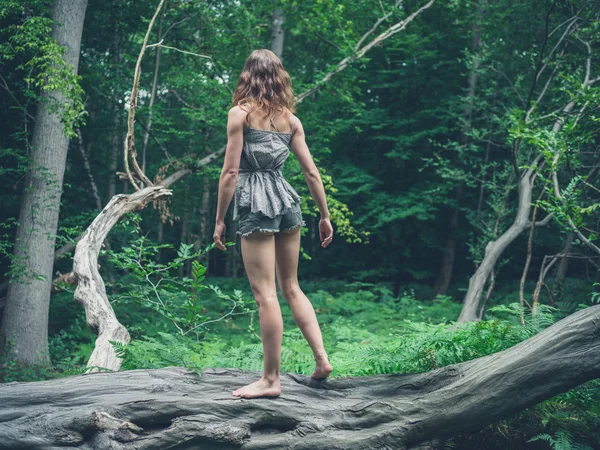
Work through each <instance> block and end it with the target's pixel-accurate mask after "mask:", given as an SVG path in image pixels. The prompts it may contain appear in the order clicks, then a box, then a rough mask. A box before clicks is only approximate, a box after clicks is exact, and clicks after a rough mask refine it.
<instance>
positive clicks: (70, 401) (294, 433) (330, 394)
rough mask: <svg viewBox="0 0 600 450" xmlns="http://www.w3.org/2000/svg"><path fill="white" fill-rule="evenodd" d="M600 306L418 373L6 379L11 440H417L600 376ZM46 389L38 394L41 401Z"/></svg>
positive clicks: (65, 443) (99, 444) (182, 372)
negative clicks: (262, 383) (262, 381)
mask: <svg viewBox="0 0 600 450" xmlns="http://www.w3.org/2000/svg"><path fill="white" fill-rule="evenodd" d="M598 336H600V305H598V306H593V307H590V308H587V309H584V310H581V311H578V312H576V313H574V314H572V315H570V316H569V317H566V318H565V319H563V320H561V321H559V322H557V323H555V324H554V325H552V326H550V327H548V328H547V329H545V330H543V331H542V332H540V333H538V334H537V335H535V336H533V337H531V338H529V339H527V340H526V341H524V342H521V343H520V344H517V345H515V346H514V347H512V348H510V349H507V350H504V351H502V352H499V353H495V354H492V355H488V356H484V357H481V358H477V359H474V360H470V361H466V362H463V363H460V364H452V365H449V366H446V367H442V368H440V369H436V370H433V371H431V372H425V373H415V374H388V375H376V376H369V377H347V378H338V379H329V380H326V381H322V382H319V381H315V380H313V379H312V378H310V377H308V376H305V375H297V374H293V373H283V374H282V377H281V387H282V392H281V396H280V397H279V398H273V399H267V398H258V399H240V398H236V397H233V396H232V395H231V391H233V390H234V389H236V388H238V387H240V386H242V385H244V384H247V383H250V382H252V381H255V380H256V379H258V377H259V376H260V373H259V372H246V371H241V370H238V369H208V370H205V371H204V372H203V373H202V375H198V374H197V373H195V372H193V371H191V370H187V369H184V368H178V367H168V368H164V369H158V370H142V369H139V370H131V371H124V372H118V373H93V374H85V375H80V376H72V377H68V378H62V379H57V380H50V381H42V382H36V383H7V384H3V385H0V397H1V398H2V400H3V405H2V406H3V408H2V410H1V411H0V438H1V439H0V449H11V450H17V449H31V448H39V449H42V448H43V449H53V450H58V449H61V448H65V449H66V448H69V449H73V448H79V449H84V448H85V449H108V448H110V449H113V450H118V449H127V450H135V449H165V448H173V449H175V448H177V449H179V450H184V449H220V450H225V449H244V450H250V449H252V450H263V449H269V450H275V449H294V450H309V449H310V450H325V449H326V450H333V449H338V450H341V449H347V450H356V449H380V450H381V449H386V450H392V449H394V450H400V449H411V450H412V449H416V448H424V447H426V446H427V445H428V443H430V442H431V441H435V440H439V439H447V438H450V437H452V436H456V435H460V434H463V433H469V432H475V431H478V430H480V429H482V428H483V427H485V426H487V425H489V424H491V423H494V422H496V421H498V420H500V419H503V418H505V417H509V416H511V415H513V414H516V413H518V412H519V411H522V410H524V409H526V408H528V407H531V406H533V405H535V404H537V403H540V402H542V401H544V400H547V399H549V398H552V397H554V396H555V395H557V394H560V393H563V392H566V391H568V390H569V389H572V388H573V387H575V386H578V385H580V384H582V383H584V382H587V381H589V380H593V379H595V378H598V377H600V339H598ZM32 398H35V399H37V401H35V402H32V401H31V399H32Z"/></svg>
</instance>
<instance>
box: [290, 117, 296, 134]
mask: <svg viewBox="0 0 600 450" xmlns="http://www.w3.org/2000/svg"><path fill="white" fill-rule="evenodd" d="M294 125H296V117H295V116H292V129H291V133H292V136H293V135H294V133H295V132H296V127H295V126H294Z"/></svg>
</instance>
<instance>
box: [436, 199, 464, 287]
mask: <svg viewBox="0 0 600 450" xmlns="http://www.w3.org/2000/svg"><path fill="white" fill-rule="evenodd" d="M457 197H460V196H457ZM459 212H460V209H459V208H458V206H457V207H456V208H454V209H453V210H452V216H451V217H450V223H449V227H448V236H447V238H446V245H445V246H444V254H443V255H442V264H441V267H440V273H439V276H438V278H437V280H435V284H434V285H433V289H432V293H431V297H432V298H435V297H436V296H438V295H445V294H446V292H448V287H449V286H450V281H452V272H453V268H454V259H455V256H456V230H457V229H458V214H459Z"/></svg>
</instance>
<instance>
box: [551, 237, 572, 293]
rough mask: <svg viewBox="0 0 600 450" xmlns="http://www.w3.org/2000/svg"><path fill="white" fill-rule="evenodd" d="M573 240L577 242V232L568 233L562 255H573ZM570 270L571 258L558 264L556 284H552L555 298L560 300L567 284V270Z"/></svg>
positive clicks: (563, 259) (561, 260) (564, 259)
mask: <svg viewBox="0 0 600 450" xmlns="http://www.w3.org/2000/svg"><path fill="white" fill-rule="evenodd" d="M573 240H575V232H573V231H569V232H568V233H567V238H566V240H565V246H564V248H563V251H562V253H563V254H564V255H568V254H569V253H571V249H572V248H573ZM568 269H569V258H561V259H560V261H559V262H558V267H557V269H556V275H555V276H554V283H553V284H552V293H553V294H554V297H556V298H560V296H561V295H562V292H563V287H564V284H565V277H566V276H567V270H568Z"/></svg>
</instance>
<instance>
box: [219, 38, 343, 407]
mask: <svg viewBox="0 0 600 450" xmlns="http://www.w3.org/2000/svg"><path fill="white" fill-rule="evenodd" d="M233 105H234V106H233V107H232V108H231V109H230V110H229V116H228V121H227V148H226V151H225V161H224V163H223V170H222V171H221V177H220V180H219V194H218V204H217V217H216V224H215V232H214V233H213V239H214V241H215V244H216V247H217V248H219V249H221V250H223V251H226V248H225V245H224V243H225V223H224V218H225V214H226V212H227V210H228V208H229V204H230V202H231V200H232V198H234V200H235V205H234V216H233V219H234V220H235V219H239V230H238V231H237V233H238V234H240V235H241V250H242V260H243V262H244V267H245V270H246V274H247V275H248V280H249V281H250V287H251V289H252V294H253V295H254V298H255V300H256V303H257V304H258V311H259V318H260V332H261V337H262V341H263V350H264V373H263V375H262V376H261V378H260V379H259V380H258V381H256V382H254V383H251V384H249V385H247V386H244V387H242V388H240V389H237V390H235V391H233V393H232V394H233V395H234V396H237V397H245V398H254V397H261V396H268V397H277V396H278V395H279V394H280V393H281V386H280V380H279V369H280V365H281V341H282V334H283V321H282V318H281V310H280V308H279V301H278V299H277V293H276V285H275V280H277V283H278V284H279V288H280V289H281V292H282V294H283V296H284V298H285V299H286V301H287V302H288V303H289V305H290V307H291V309H292V315H293V316H294V320H295V321H296V323H297V324H298V327H299V328H300V330H301V331H302V334H303V335H304V337H305V338H306V340H307V341H308V344H309V345H310V347H311V349H312V351H313V353H314V358H315V362H316V367H315V370H314V372H313V373H312V375H311V376H312V377H313V378H316V379H323V378H327V376H329V374H330V373H331V371H332V370H333V368H332V366H331V364H330V363H329V360H328V358H327V353H326V352H325V348H324V347H323V338H322V336H321V330H320V328H319V323H318V321H317V317H316V315H315V311H314V309H313V306H312V304H311V303H310V301H309V300H308V298H307V297H306V295H304V292H302V290H301V289H300V287H299V285H298V277H297V269H298V258H299V250H300V227H302V226H305V225H306V224H305V222H304V220H303V219H302V213H301V211H300V197H299V196H298V194H297V193H296V191H295V190H294V188H293V187H292V186H291V185H290V184H289V183H288V182H287V180H285V178H284V177H283V175H282V172H281V170H282V168H283V165H284V163H285V160H286V158H287V157H288V155H289V152H290V150H291V152H292V153H293V154H294V155H295V156H296V158H297V159H298V162H299V163H300V165H301V167H302V172H303V173H304V177H305V178H306V183H307V185H308V188H309V190H310V193H311V194H312V197H313V198H314V200H315V203H316V204H317V207H318V208H319V211H320V213H321V220H320V222H319V233H320V239H321V241H322V242H321V245H322V247H323V248H325V247H327V246H328V245H329V244H330V243H331V241H332V238H333V227H332V226H331V222H330V220H329V210H328V209H327V202H326V199H325V189H324V187H323V182H322V180H321V176H320V174H319V170H318V169H317V167H316V166H315V163H314V162H313V159H312V156H311V154H310V152H309V150H308V147H307V146H306V142H305V139H304V129H303V128H302V123H301V122H300V120H299V119H298V118H297V117H296V116H294V114H292V113H293V112H295V97H294V94H293V91H292V86H291V80H290V77H289V75H288V73H287V72H286V70H285V69H284V68H283V65H282V64H281V60H280V59H279V58H278V57H277V56H276V55H275V54H274V53H273V52H271V51H270V50H266V49H261V50H255V51H253V52H252V54H251V55H250V56H249V57H248V59H247V60H246V63H245V65H244V69H243V71H242V73H241V75H240V78H239V82H238V85H237V88H236V90H235V92H234V95H233ZM271 128H273V129H271Z"/></svg>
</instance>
